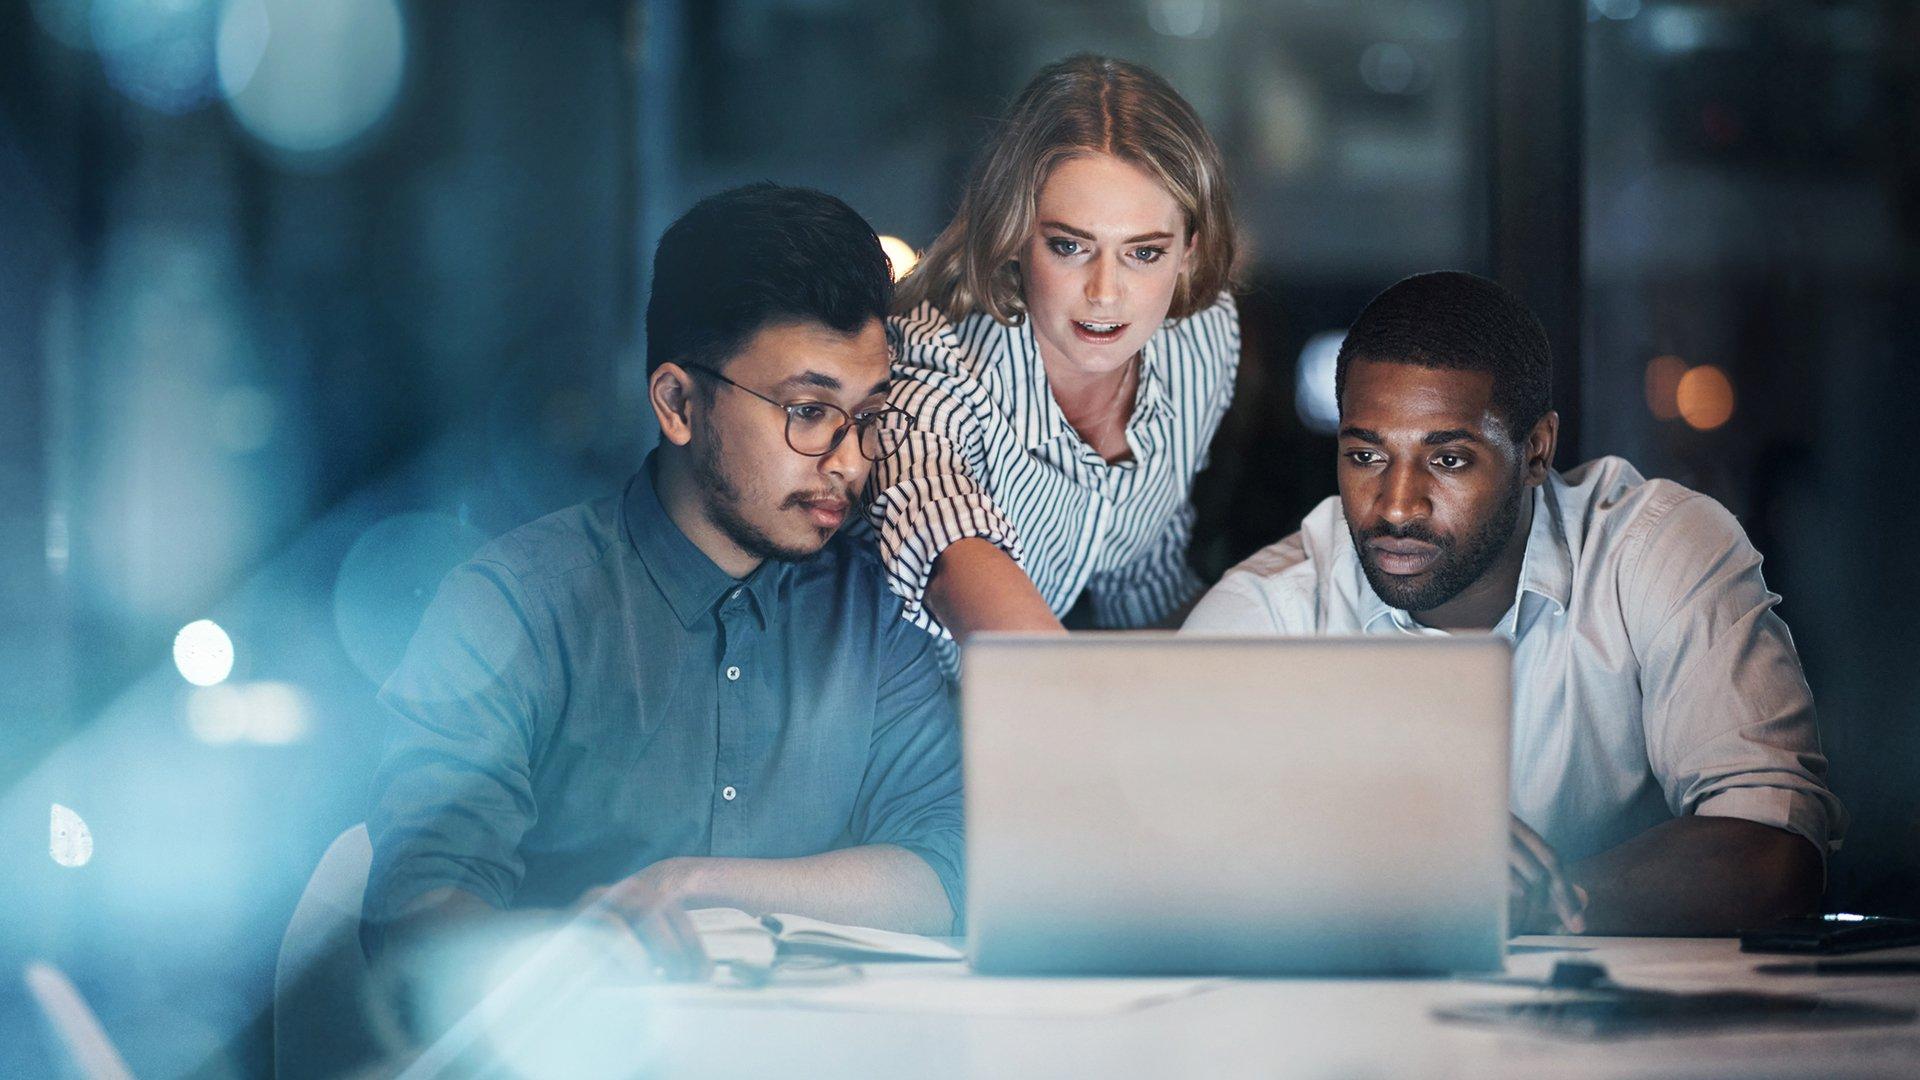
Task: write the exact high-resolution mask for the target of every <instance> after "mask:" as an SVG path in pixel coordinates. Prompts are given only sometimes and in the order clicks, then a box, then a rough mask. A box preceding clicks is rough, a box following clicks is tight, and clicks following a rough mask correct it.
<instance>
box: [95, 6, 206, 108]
mask: <svg viewBox="0 0 1920 1080" xmlns="http://www.w3.org/2000/svg"><path fill="white" fill-rule="evenodd" d="M218 3H219V0H93V2H92V5H91V7H90V8H89V10H88V13H87V15H88V19H87V22H88V29H89V34H90V38H91V43H92V45H93V47H94V48H95V49H96V50H98V52H99V54H100V64H101V69H102V70H103V72H104V73H105V74H106V76H107V81H108V82H110V83H112V84H113V86H114V88H115V89H117V90H119V91H120V92H121V93H123V94H125V95H127V97H129V98H132V99H133V100H134V101H137V102H139V103H140V104H142V105H145V106H147V107H149V108H152V109H156V110H158V111H160V112H163V113H168V114H179V113H184V112H188V111H191V110H193V109H196V108H199V107H200V106H201V105H204V104H206V103H207V102H208V101H211V100H212V99H213V98H214V96H215V93H216V84H215V79H214V73H213V68H214V63H213V36H214V26H215V23H216V20H217V19H218V17H219V12H218Z"/></svg>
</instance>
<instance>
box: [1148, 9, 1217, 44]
mask: <svg viewBox="0 0 1920 1080" xmlns="http://www.w3.org/2000/svg"><path fill="white" fill-rule="evenodd" d="M1147 25H1148V26H1151V27H1153V31H1154V33H1156V34H1165V35H1167V36H1168V37H1177V38H1210V37H1212V36H1213V35H1214V34H1215V33H1216V32H1217V31H1218V30H1219V29H1220V0H1150V2H1149V3H1148V4H1147Z"/></svg>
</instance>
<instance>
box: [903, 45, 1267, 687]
mask: <svg viewBox="0 0 1920 1080" xmlns="http://www.w3.org/2000/svg"><path fill="white" fill-rule="evenodd" d="M1233 252H1234V237H1233V222H1232V218H1231V211H1230V207H1229V205H1228V198H1227V188H1226V182H1225V178H1224V176H1223V175H1222V169H1221V163H1220V152H1219V150H1218V148H1217V147H1215V145H1214V143H1213V140H1212V138H1210V137H1209V136H1208V134H1207V132H1206V129H1205V128H1204V127H1203V126H1202V125H1201V123H1200V120H1199V118H1198V116H1196V115H1195V113H1194V111H1193V109H1192V107H1190V106H1189V105H1188V104H1187V103H1186V102H1185V101H1184V100H1182V99H1181V97H1180V95H1179V94H1177V93H1176V92H1174V90H1173V88H1172V87H1171V86H1169V85H1168V84H1167V83H1166V81H1165V80H1163V79H1162V78H1160V76H1158V75H1156V74H1154V73H1153V72H1152V71H1149V70H1147V69H1146V68H1143V67H1140V66H1137V65H1134V64H1130V63H1126V62H1124V61H1119V60H1111V59H1106V58H1103V57H1097V56H1075V57H1072V58H1070V59H1067V60H1063V61H1060V62H1059V63H1056V64H1053V65H1051V66H1049V67H1047V68H1045V69H1044V70H1042V71H1041V72H1040V73H1039V74H1038V75H1036V76H1035V77H1034V79H1033V81H1032V82H1031V83H1029V84H1028V85H1027V87H1026V89H1025V90H1024V91H1022V92H1021V94H1020V96H1019V97H1018V98H1017V99H1016V100H1015V101H1014V104H1013V107H1012V110H1011V112H1010V113H1009V114H1008V116H1007V117H1006V119H1005V120H1004V122H1003V123H1002V125H1001V127H1000V129H999V131H998V133H997V135H996V136H995V138H994V139H993V141H992V142H991V144H990V145H989V146H988V147H987V148H986V150H985V152H984V153H983V155H982V157H981V159H980V161H979V162H978V163H977V164H976V167H975V171H974V174H973V176H972V178H971V179H970V182H969V183H968V185H967V188H966V191H965V194H964V196H963V198H962V200H961V204H960V209H959V212H958V213H957V214H956V215H955V217H954V220H953V222H952V224H950V225H948V226H947V228H946V230H945V231H944V232H942V233H941V234H940V235H939V237H938V238H937V239H935V240H934V242H933V244H932V245H931V246H930V247H929V249H928V251H927V253H926V256H925V257H924V258H923V259H922V260H921V261H920V263H919V265H918V266H917V267H916V268H915V269H914V271H913V272H912V273H911V274H909V275H908V276H907V277H906V278H905V279H904V280H903V281H902V282H901V284H900V289H899V292H898V296H897V298H896V301H895V305H894V310H895V312H896V314H895V316H894V317H893V319H892V320H891V326H890V329H891V331H892V333H893V336H894V339H895V341H894V344H895V346H896V349H897V359H896V361H895V365H894V388H893V391H892V393H891V394H890V401H891V403H892V404H893V405H896V406H898V407H899V408H901V409H903V410H905V411H906V412H907V413H909V414H911V415H912V416H913V417H914V418H915V420H914V423H913V426H912V430H911V431H910V432H909V433H908V434H907V435H906V437H905V441H904V444H903V446H902V447H901V449H900V450H899V452H898V453H896V454H895V455H894V456H893V457H892V458H890V459H889V460H887V461H884V462H880V463H878V464H876V466H875V468H874V471H873V476H872V479H871V481H870V483H869V488H868V490H869V494H870V498H871V502H870V510H869V521H870V523H871V524H872V525H873V527H874V530H875V532H876V533H877V534H878V541H879V547H880V552H881V555H882V557H883V559H884V561H885V562H886V564H887V569H888V572H889V576H890V579H891V581H892V586H893V589H894V591H895V592H897V593H899V594H900V596H901V597H902V598H903V599H904V600H905V601H906V611H907V615H908V617H909V618H911V619H912V620H913V621H914V622H915V623H917V624H918V625H920V626H921V627H923V628H925V629H926V630H928V631H929V632H932V633H934V634H935V635H938V636H941V637H946V636H949V635H951V636H954V637H961V638H964V637H965V636H966V635H967V634H970V633H973V632H975V631H980V630H1029V631H1048V630H1054V631H1057V630H1059V629H1061V625H1062V624H1061V620H1062V619H1063V618H1064V617H1065V616H1066V615H1067V613H1068V612H1069V611H1071V610H1072V609H1073V608H1074V607H1075V605H1076V604H1077V603H1079V602H1080V601H1081V599H1082V598H1083V597H1085V598H1086V600H1087V602H1088V606H1089V613H1090V615H1091V621H1092V623H1093V625H1095V626H1101V627H1144V626H1158V625H1168V624H1171V623H1173V622H1175V621H1176V620H1177V618H1178V616H1179V615H1180V614H1181V613H1182V612H1183V611H1184V610H1185V609H1186V608H1187V607H1188V606H1189V604H1190V603H1191V602H1192V601H1193V599H1194V598H1195V597H1196V595H1197V594H1198V592H1199V589H1200V583H1199V581H1198V580H1197V579H1196V578H1195V576H1194V574H1193V572H1192V571H1191V570H1189V569H1188V567H1187V562H1186V552H1187V544H1188V541H1189V539H1190V536H1191V533H1192V526H1193V507H1192V503H1191V499H1190V492H1191V489H1192V486H1193V478H1194V474H1195V473H1197V472H1198V471H1199V470H1200V468H1201V467H1202V466H1203V465H1204V464H1205V462H1206V455H1207V446H1208V444H1209V443H1210V442H1211V441H1212V439H1213V435H1214V431H1215V430H1216V429H1217V428H1218V427H1219V424H1220V418H1221V416H1222V414H1224V413H1225V412H1226V409H1227V404H1228V401H1229V399H1230V398H1231V396H1232V393H1233V379H1234V371H1235V368H1236V367H1237V365H1238V363H1239V355H1240V321H1239V314H1238V312H1237V311H1236V309H1235V307H1234V303H1233V298H1232V297H1231V296H1230V295H1228V293H1227V292H1226V291H1225V289H1226V287H1227V284H1228V280H1229V276H1230V273H1231V270H1232V266H1233ZM947 656H948V660H949V665H951V659H952V651H951V649H948V650H947ZM949 670H950V671H951V666H949Z"/></svg>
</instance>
